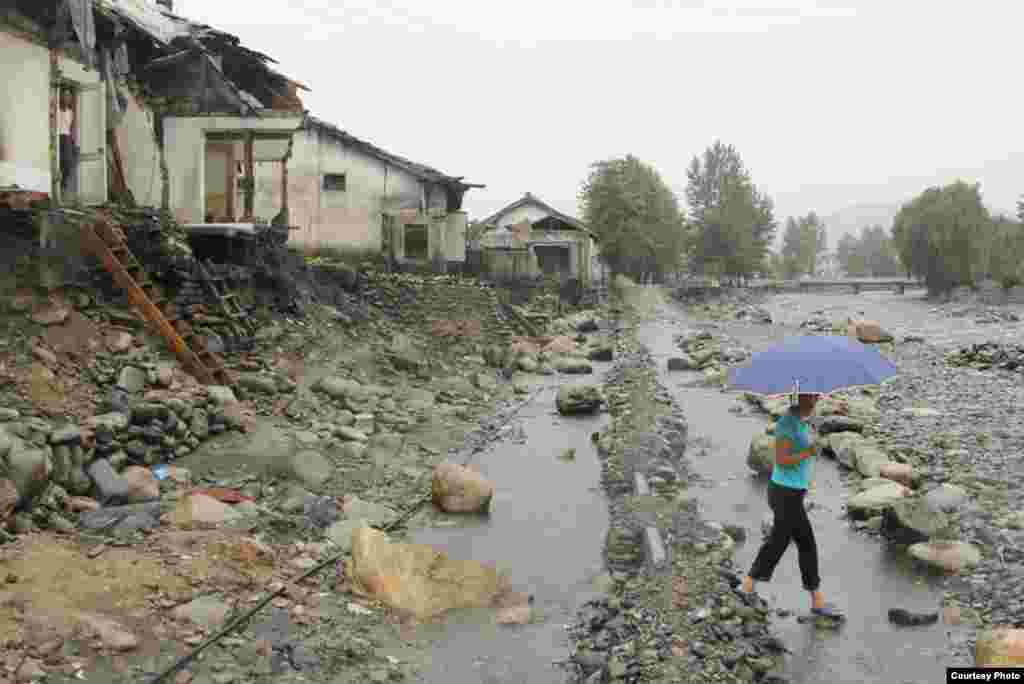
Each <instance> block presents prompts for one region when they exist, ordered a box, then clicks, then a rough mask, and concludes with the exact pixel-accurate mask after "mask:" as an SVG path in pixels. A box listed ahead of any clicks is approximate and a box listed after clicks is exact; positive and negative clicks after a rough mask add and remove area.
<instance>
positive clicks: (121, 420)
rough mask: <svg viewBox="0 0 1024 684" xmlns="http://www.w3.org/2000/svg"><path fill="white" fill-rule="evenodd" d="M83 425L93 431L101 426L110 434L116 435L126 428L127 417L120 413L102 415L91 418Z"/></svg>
mask: <svg viewBox="0 0 1024 684" xmlns="http://www.w3.org/2000/svg"><path fill="white" fill-rule="evenodd" d="M85 424H86V426H88V427H91V428H93V429H95V428H98V427H100V426H102V427H105V428H107V429H108V430H110V431H111V432H114V433H117V432H120V431H121V430H124V429H125V428H127V427H128V416H126V415H125V414H124V413H121V412H120V411H115V412H113V413H104V414H101V415H98V416H93V417H92V418H90V419H89V420H87V421H86V422H85Z"/></svg>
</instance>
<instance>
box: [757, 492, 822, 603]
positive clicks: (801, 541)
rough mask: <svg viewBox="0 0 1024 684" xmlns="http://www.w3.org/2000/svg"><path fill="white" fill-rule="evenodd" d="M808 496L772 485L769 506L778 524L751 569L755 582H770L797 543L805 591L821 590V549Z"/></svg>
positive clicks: (775, 524) (773, 528) (774, 525)
mask: <svg viewBox="0 0 1024 684" xmlns="http://www.w3.org/2000/svg"><path fill="white" fill-rule="evenodd" d="M806 495H807V490H806V489H792V488H790V487H783V486H782V485H777V484H775V483H774V482H770V483H769V484H768V505H769V506H770V507H771V509H772V512H773V513H774V514H775V523H774V524H773V525H772V533H771V534H770V535H769V536H768V539H767V540H765V542H764V545H763V546H761V550H760V551H758V552H757V558H755V559H754V564H753V566H751V568H750V577H751V578H753V579H754V580H756V581H758V582H768V581H770V580H771V578H772V573H773V572H775V566H777V565H778V564H779V560H781V559H782V556H783V554H785V553H786V549H788V548H789V543H790V542H791V541H793V542H796V549H797V551H798V552H799V554H800V555H799V561H800V576H801V578H802V579H803V583H804V589H806V590H807V591H817V590H818V588H819V587H820V586H821V577H819V576H818V545H817V543H816V542H815V541H814V530H813V529H811V521H810V519H809V518H808V517H807V509H806V508H804V497H805V496H806Z"/></svg>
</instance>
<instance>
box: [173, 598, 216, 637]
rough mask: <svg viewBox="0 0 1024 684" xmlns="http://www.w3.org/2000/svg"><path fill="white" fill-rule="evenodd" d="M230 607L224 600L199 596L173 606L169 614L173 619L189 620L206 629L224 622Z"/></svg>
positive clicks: (214, 627) (213, 627) (211, 628)
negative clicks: (175, 606)
mask: <svg viewBox="0 0 1024 684" xmlns="http://www.w3.org/2000/svg"><path fill="white" fill-rule="evenodd" d="M230 613H231V608H230V607H229V606H228V604H226V603H225V602H223V601H221V600H220V599H218V598H216V597H214V596H200V597H199V598H197V599H195V600H194V601H191V602H189V603H186V604H184V605H181V606H178V607H177V608H175V609H174V610H173V611H172V612H171V615H172V616H173V617H174V619H175V620H180V621H182V622H191V623H192V624H194V625H198V626H199V627H202V628H203V629H206V630H213V629H216V628H217V627H220V626H221V625H222V624H224V621H225V620H227V617H228V615H229V614H230Z"/></svg>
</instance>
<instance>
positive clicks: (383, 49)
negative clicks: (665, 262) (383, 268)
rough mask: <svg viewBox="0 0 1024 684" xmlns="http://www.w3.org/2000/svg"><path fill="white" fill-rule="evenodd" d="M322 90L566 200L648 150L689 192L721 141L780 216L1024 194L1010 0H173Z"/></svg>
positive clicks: (1023, 8) (412, 149)
mask: <svg viewBox="0 0 1024 684" xmlns="http://www.w3.org/2000/svg"><path fill="white" fill-rule="evenodd" d="M174 9H175V13H177V14H182V15H184V16H186V17H188V18H190V19H193V20H197V21H201V22H205V23H209V24H211V25H213V26H215V27H217V28H219V29H222V30H225V31H227V32H229V33H234V34H235V35H238V36H239V37H240V38H241V40H242V42H243V43H244V44H245V45H247V46H248V47H251V48H253V49H256V50H259V51H262V52H265V53H267V54H269V55H270V56H271V57H274V58H275V59H277V60H278V62H280V65H279V68H280V70H282V71H283V72H284V73H285V74H287V75H288V76H291V77H293V78H295V79H296V80H298V81H300V82H303V83H304V84H306V85H307V86H309V87H310V88H311V90H312V92H311V93H306V94H305V95H304V101H305V103H306V106H307V108H308V109H309V110H310V111H311V112H312V113H313V114H315V115H317V116H319V117H321V118H323V119H326V120H328V121H331V122H332V123H335V124H336V125H338V126H340V127H342V128H344V129H346V130H348V131H349V132H350V133H352V134H353V135H356V136H358V137H361V138H364V139H366V140H368V141H370V142H372V143H375V144H377V145H379V146H380V147H383V148H384V149H386V150H388V151H391V152H394V153H397V154H400V155H403V156H405V157H408V158H410V159H413V160H414V161H418V162H421V163H425V164H429V165H431V166H434V167H436V168H438V169H440V170H441V171H443V172H445V173H449V174H452V175H456V176H466V179H467V180H468V181H470V182H477V183H484V184H486V185H487V188H486V189H483V190H472V191H470V192H469V193H468V194H467V196H466V208H467V210H468V211H469V212H470V217H471V218H482V217H483V216H484V215H486V214H488V213H490V212H492V211H495V210H497V209H499V208H501V207H502V206H504V205H505V204H507V203H509V202H512V201H513V200H515V199H518V198H519V197H520V196H521V195H522V194H523V193H524V192H526V191H531V192H533V193H534V194H535V195H538V196H540V197H541V198H542V199H544V200H546V201H547V202H549V203H550V204H552V205H554V206H555V207H557V208H559V209H561V210H562V211H565V212H567V213H572V214H576V213H577V194H578V191H579V187H580V184H581V182H582V181H583V179H584V178H585V177H586V175H587V173H588V168H589V165H590V164H591V163H593V162H595V161H597V160H600V159H605V158H609V157H615V156H621V155H625V154H629V153H632V154H635V155H637V156H638V157H640V158H641V159H643V160H644V161H646V162H648V163H650V164H652V165H653V166H654V167H655V168H656V169H657V170H658V171H659V172H660V173H661V175H662V177H663V178H664V179H665V181H666V182H667V183H668V184H669V185H670V186H671V187H672V188H673V189H674V190H676V192H677V193H678V194H679V195H680V199H682V193H683V189H684V188H685V185H686V166H687V164H688V163H689V161H690V160H691V158H692V157H693V156H694V155H695V154H699V153H701V152H702V151H703V150H704V149H705V148H706V147H707V146H708V145H710V144H711V143H712V142H714V140H716V139H721V140H722V141H724V142H726V143H731V144H733V145H735V146H736V147H737V149H738V150H739V152H740V154H741V156H742V157H743V159H744V161H745V162H746V164H747V166H748V168H749V169H750V170H751V172H752V174H753V178H754V182H755V183H756V184H757V185H758V186H759V187H760V188H761V189H762V190H764V191H765V192H767V193H768V194H769V195H771V196H772V197H773V199H774V200H775V202H776V213H777V216H778V217H779V218H780V219H781V218H784V217H786V216H789V215H798V214H803V213H806V212H807V211H810V210H815V211H817V212H818V213H819V214H822V215H827V214H830V213H832V212H834V211H836V210H840V209H843V208H845V207H847V206H850V205H852V204H859V203H871V204H877V203H890V202H896V203H898V202H902V201H905V200H907V199H909V198H910V197H911V196H912V195H913V194H915V193H917V192H919V191H921V190H923V189H924V188H925V187H927V186H929V185H934V184H937V183H945V182H949V181H952V180H955V179H956V178H958V177H962V178H964V179H965V180H969V181H972V182H974V181H978V182H980V183H981V184H982V192H983V193H984V195H985V200H986V203H987V204H988V205H989V206H990V207H994V208H997V209H1012V208H1014V207H1015V203H1016V199H1017V197H1018V196H1019V195H1020V194H1021V193H1024V173H1022V169H1024V135H1022V133H1024V126H1022V122H1021V115H1020V111H1021V105H1022V99H1024V96H1022V95H1021V92H1022V91H1021V85H1020V74H1019V65H1020V47H1019V42H1020V35H1021V30H1022V26H1024V3H1020V2H1015V1H1012V0H974V1H973V2H967V1H966V0H964V1H961V2H956V1H953V0H703V1H702V0H632V2H629V1H627V0H621V1H620V0H598V1H596V2H595V1H594V0H589V1H580V0H546V1H544V2H541V1H539V0H516V1H515V2H501V3H499V2H495V1H493V0H487V1H481V0H475V1H472V2H463V1H461V0H430V1H429V2H426V1H421V2H413V1H412V0H394V2H390V3H388V2H374V1H373V0H278V1H276V2H266V3H256V2H252V0H215V1H211V0H175V8H174Z"/></svg>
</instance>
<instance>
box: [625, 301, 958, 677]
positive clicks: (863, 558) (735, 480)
mask: <svg viewBox="0 0 1024 684" xmlns="http://www.w3.org/2000/svg"><path fill="white" fill-rule="evenodd" d="M661 313H662V315H661V316H660V317H659V320H657V321H653V322H650V323H648V324H645V325H644V326H642V327H641V331H640V332H641V339H642V342H643V343H644V344H645V346H647V347H648V349H649V350H650V351H651V354H652V356H653V357H654V359H655V362H656V363H657V367H658V371H659V379H660V381H661V382H662V384H664V385H665V386H666V387H667V388H669V390H670V392H671V394H672V396H673V398H674V399H675V400H676V401H677V402H678V404H679V405H680V406H681V407H682V408H683V410H684V412H685V416H686V420H687V422H688V423H689V427H690V447H689V448H688V456H689V457H690V458H691V459H693V461H694V464H695V466H696V469H697V470H698V471H699V472H700V473H701V474H702V476H703V477H704V478H706V479H707V480H708V482H707V483H705V484H704V485H703V486H704V487H706V488H704V489H698V490H697V492H698V500H699V501H700V505H701V506H702V509H703V511H704V512H705V515H706V517H707V519H709V520H714V521H717V522H719V523H722V524H735V525H741V526H742V527H744V528H745V529H746V531H747V535H748V538H747V541H746V543H745V544H740V545H738V547H737V550H736V554H735V561H736V563H737V566H738V568H739V569H740V570H741V571H746V570H747V569H748V568H749V567H750V564H751V563H752V562H753V559H754V556H755V555H756V553H757V550H758V548H759V545H760V541H761V539H762V535H761V522H762V519H764V518H765V516H767V515H768V514H769V508H768V505H767V502H766V499H765V486H766V481H765V480H759V479H757V478H755V477H753V476H752V474H751V472H750V470H749V469H748V468H747V465H746V456H747V451H748V448H749V445H750V441H751V438H752V437H753V436H754V435H755V434H757V433H759V432H761V431H763V430H764V429H765V427H766V426H767V425H768V419H767V418H765V417H762V416H758V415H749V413H747V415H736V414H734V413H732V412H730V409H731V408H733V407H735V406H737V404H738V403H739V402H741V399H740V398H739V396H738V395H737V394H734V393H723V392H722V391H721V390H719V389H708V388H698V387H693V386H687V385H692V383H693V382H694V381H695V380H696V379H697V378H698V374H696V373H676V372H673V373H669V372H668V371H667V369H666V363H667V360H668V358H670V357H672V356H678V355H679V350H678V349H677V348H676V347H675V344H674V342H673V335H674V334H675V333H679V332H683V331H684V330H685V329H687V328H688V327H692V323H691V322H688V321H687V320H686V319H685V317H684V316H683V314H682V313H681V312H680V311H679V310H678V309H676V308H675V307H673V306H672V305H666V306H664V307H663V308H662V312H661ZM771 328H775V326H771ZM765 332H767V331H765V330H764V327H763V328H762V332H760V333H758V335H760V336H762V337H763V336H765ZM784 332H785V331H782V330H780V329H778V328H775V330H774V331H772V332H770V333H768V335H767V336H768V337H776V336H779V335H780V334H782V333H784ZM730 334H733V331H731V330H730ZM790 334H796V332H795V331H790ZM733 336H734V337H735V335H733ZM741 341H742V340H741ZM764 342H765V340H764V339H762V340H760V344H756V343H755V344H754V351H758V349H759V347H761V346H763V345H764ZM745 413H746V412H745ZM814 479H815V489H814V490H813V491H812V492H811V493H809V494H808V502H809V503H808V507H809V509H810V513H809V515H810V517H811V522H812V524H813V526H814V532H815V535H816V538H817V543H818V550H819V554H820V563H821V575H822V580H823V582H822V590H823V591H824V592H825V594H826V598H827V600H829V601H831V602H833V603H835V604H837V605H838V606H839V607H840V608H842V609H843V610H844V612H845V613H846V616H847V621H846V623H845V625H843V626H842V627H841V628H839V629H836V630H823V629H820V628H816V627H815V625H814V623H813V621H811V622H807V623H800V622H798V621H797V619H796V618H797V616H799V615H807V614H808V613H809V608H810V598H809V595H808V594H807V592H806V591H804V589H803V587H802V586H801V582H800V573H799V570H798V566H797V557H796V556H797V554H796V549H795V547H792V546H791V547H790V549H789V550H787V552H786V555H785V556H783V558H782V561H781V562H780V564H779V566H778V568H777V570H776V572H775V575H774V577H773V579H772V582H771V583H767V584H759V585H758V592H759V593H760V594H761V595H762V596H763V597H764V598H766V599H767V600H768V601H769V604H770V605H771V606H772V608H774V609H787V610H789V611H792V613H793V614H792V615H791V616H790V617H786V618H781V617H778V618H775V619H774V629H775V630H776V632H777V633H778V635H779V636H780V637H781V638H782V639H783V640H784V642H785V643H786V645H787V646H788V647H789V648H790V649H791V651H792V655H790V656H789V657H788V658H787V659H786V660H787V663H786V674H787V675H788V676H789V677H790V678H791V680H792V681H793V682H807V683H812V682H813V683H816V682H849V683H850V684H853V683H855V682H856V683H878V684H894V683H907V682H916V683H920V684H926V683H928V682H938V681H945V668H946V667H947V666H949V665H951V664H952V663H950V662H948V661H947V658H946V656H945V654H946V653H947V652H948V650H949V649H948V648H947V645H948V638H949V637H948V635H947V633H948V631H949V630H952V629H959V628H952V627H949V626H947V625H944V624H942V622H941V621H940V622H939V623H937V624H935V625H932V626H928V627H914V628H901V627H897V626H895V625H892V624H890V623H889V621H888V617H887V613H888V610H889V609H890V608H905V609H908V610H911V611H939V610H940V602H941V599H942V592H941V589H940V588H939V586H938V581H937V580H934V579H933V580H928V579H925V578H924V577H921V576H920V575H918V574H916V573H915V572H914V571H913V570H912V569H911V568H910V566H909V564H908V563H907V562H906V560H905V557H904V556H903V555H902V554H901V553H900V552H899V551H898V550H896V549H891V548H889V547H887V546H886V545H885V544H884V543H882V542H880V541H879V540H877V539H875V538H871V537H868V536H866V535H863V534H861V533H857V532H855V531H854V530H853V529H852V528H851V527H850V525H849V523H848V522H847V521H846V520H844V519H843V517H842V516H843V513H844V509H843V504H844V503H845V501H846V498H847V489H846V486H845V484H844V483H843V481H842V474H841V473H840V471H839V468H838V466H837V465H836V464H835V463H834V462H833V461H831V460H829V459H827V458H819V459H818V460H817V463H815V477H814ZM701 492H703V495H701Z"/></svg>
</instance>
